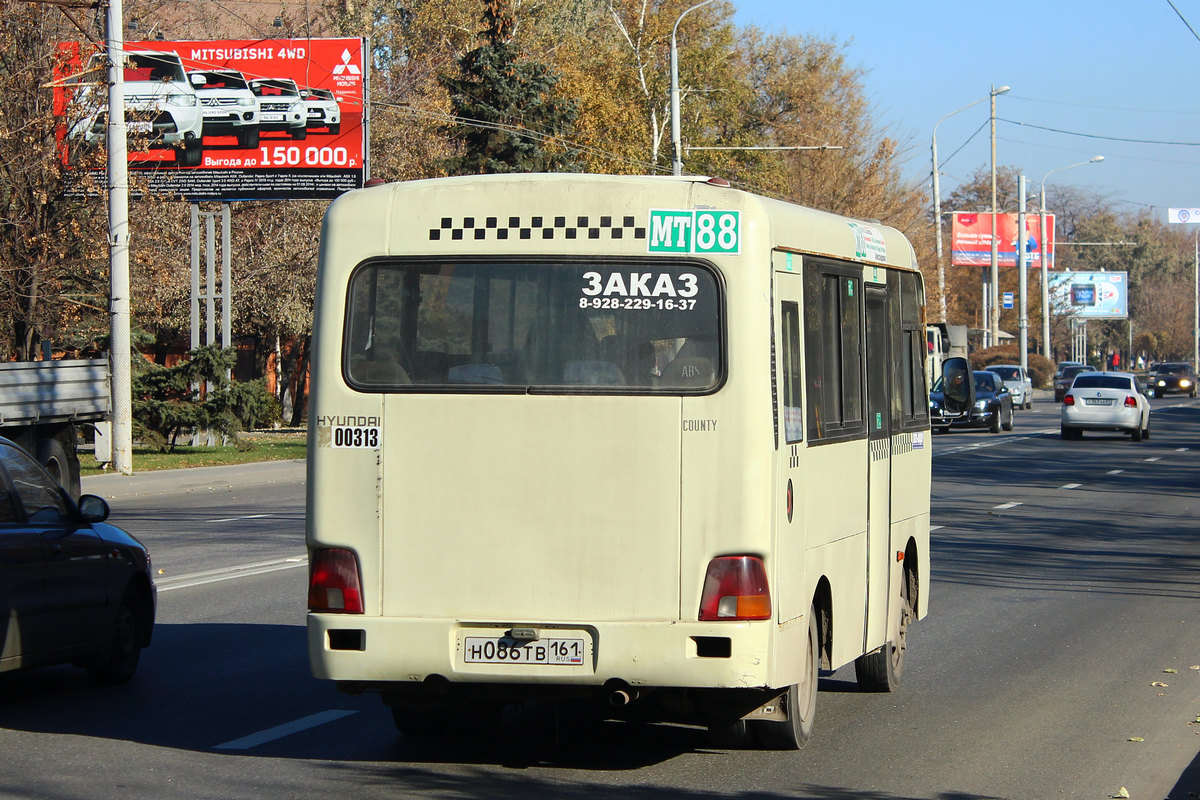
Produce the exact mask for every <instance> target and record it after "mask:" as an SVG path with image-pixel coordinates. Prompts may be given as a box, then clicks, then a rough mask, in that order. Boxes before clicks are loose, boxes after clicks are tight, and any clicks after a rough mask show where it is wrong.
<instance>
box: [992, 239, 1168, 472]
mask: <svg viewBox="0 0 1200 800" xmlns="http://www.w3.org/2000/svg"><path fill="white" fill-rule="evenodd" d="M1013 258H1014V259H1016V256H1013ZM1187 451H1188V449H1187V448H1186V447H1176V448H1175V452H1176V453H1186V452H1187Z"/></svg>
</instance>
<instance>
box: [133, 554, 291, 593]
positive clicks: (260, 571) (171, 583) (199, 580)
mask: <svg viewBox="0 0 1200 800" xmlns="http://www.w3.org/2000/svg"><path fill="white" fill-rule="evenodd" d="M307 564H308V557H307V556H292V557H289V558H277V559H275V560H274V561H260V562H258V563H257V564H241V565H239V566H236V567H222V568H221V569H210V570H205V571H204V572H193V573H190V574H188V575H180V576H179V577H177V578H176V577H172V578H161V577H160V578H158V579H157V580H155V581H154V583H155V584H156V585H157V586H158V590H159V591H160V592H169V591H171V590H172V589H186V588H188V587H191V586H203V585H204V584H206V583H217V582H219V581H231V580H234V579H235V578H246V577H249V576H251V575H265V574H266V573H268V572H279V571H280V570H284V569H294V568H296V567H303V566H306V565H307Z"/></svg>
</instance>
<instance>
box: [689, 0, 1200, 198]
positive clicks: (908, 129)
mask: <svg viewBox="0 0 1200 800" xmlns="http://www.w3.org/2000/svg"><path fill="white" fill-rule="evenodd" d="M732 2H733V3H734V5H735V6H736V7H737V9H738V11H737V15H736V17H735V19H736V21H737V22H738V23H739V24H741V25H755V26H757V27H759V28H761V29H763V30H764V31H767V32H781V33H782V32H786V33H791V34H801V35H813V36H818V37H821V38H824V39H833V40H835V41H838V42H842V43H844V44H845V48H844V52H845V53H846V56H847V60H848V62H849V64H850V65H852V66H856V67H859V68H861V69H863V70H865V71H866V75H865V78H864V85H865V89H866V92H867V96H868V97H869V98H870V100H871V101H872V103H873V104H874V113H875V118H876V122H877V124H878V125H879V126H880V127H881V128H882V129H883V130H884V131H885V132H886V133H887V134H888V135H890V136H892V137H894V138H896V139H898V140H899V141H900V142H901V143H902V144H903V145H905V147H906V149H905V151H904V152H905V159H906V160H905V163H904V169H905V172H906V174H907V175H908V176H909V177H912V178H914V179H920V180H924V181H926V182H928V179H929V175H930V172H931V168H932V163H931V157H930V139H931V136H932V134H933V126H934V124H935V123H937V121H938V120H939V119H941V117H942V116H944V115H945V114H949V113H950V112H952V111H955V110H957V109H959V108H962V107H963V106H965V105H967V104H968V103H971V102H973V101H975V100H979V99H984V102H982V103H980V104H979V105H976V106H974V107H973V108H971V109H968V110H967V111H964V112H962V113H961V114H956V115H954V116H952V117H950V118H949V119H947V120H946V121H945V122H943V123H941V125H939V126H938V130H937V141H938V157H939V160H940V161H942V162H943V166H942V184H941V193H942V197H943V198H945V197H947V196H949V193H950V192H951V191H952V190H953V188H954V186H955V185H956V184H957V183H959V181H961V180H965V179H966V178H967V177H969V176H970V175H971V173H973V172H974V171H975V170H976V169H977V168H978V167H981V166H986V165H987V164H988V163H989V145H988V130H987V124H986V123H987V119H988V103H987V100H986V98H987V96H988V93H989V91H990V90H991V87H992V86H997V87H999V86H1003V85H1008V86H1011V87H1012V90H1011V91H1010V92H1008V93H1007V94H1005V95H1001V96H999V97H997V98H996V117H997V119H998V120H1012V121H1015V122H1021V123H1026V126H1017V125H1014V124H1011V123H1006V122H998V123H997V128H996V141H997V144H996V161H997V164H998V165H999V166H1011V167H1017V168H1019V169H1020V170H1021V171H1022V172H1024V173H1025V175H1026V177H1027V178H1028V180H1029V193H1030V201H1029V202H1030V206H1031V207H1036V206H1035V204H1036V198H1035V197H1033V195H1035V194H1036V193H1037V192H1038V191H1039V187H1040V183H1041V181H1042V179H1043V178H1044V177H1045V176H1046V174H1047V173H1048V172H1049V171H1050V170H1054V169H1058V168H1060V167H1064V166H1067V165H1069V164H1074V163H1076V162H1080V161H1086V160H1087V159H1089V158H1091V157H1092V156H1094V155H1103V156H1104V157H1105V160H1104V161H1103V162H1101V163H1098V164H1089V165H1087V166H1084V167H1076V168H1074V169H1071V170H1069V171H1066V172H1056V173H1055V174H1054V175H1052V176H1051V177H1050V179H1049V180H1048V181H1047V186H1048V187H1049V186H1050V185H1052V184H1054V185H1064V186H1077V187H1079V188H1085V189H1090V190H1094V191H1097V192H1100V193H1101V194H1103V195H1105V196H1106V197H1108V198H1109V199H1110V200H1111V201H1113V202H1114V203H1119V204H1120V205H1119V206H1118V207H1119V208H1121V209H1124V210H1129V211H1132V210H1136V209H1138V208H1145V207H1153V208H1154V209H1155V213H1156V216H1157V217H1158V218H1159V219H1160V220H1163V221H1165V220H1166V215H1167V214H1166V209H1167V207H1169V206H1183V207H1200V146H1183V145H1166V144H1143V143H1134V142H1125V141H1112V140H1111V139H1136V140H1150V141H1156V142H1180V143H1194V144H1197V145H1200V102H1198V100H1200V98H1198V94H1200V40H1198V39H1197V38H1196V36H1195V35H1194V34H1193V33H1192V31H1191V30H1189V29H1188V26H1187V25H1186V24H1184V22H1183V20H1181V19H1180V17H1179V15H1177V14H1176V12H1175V10H1173V9H1172V7H1171V5H1170V4H1169V3H1168V2H1167V0H1133V1H1131V2H1115V1H1114V0H1095V1H1094V2H1090V3H1082V2H1062V1H1061V0H1059V1H1057V2H1055V1H1054V0H1052V2H1031V1H1030V0H1013V2H1007V3H994V2H965V3H964V2H957V3H950V2H940V1H939V2H929V1H925V2H916V3H901V2H895V1H894V0H892V2H876V1H875V0H862V1H860V2H853V3H829V2H814V0H732ZM1174 3H1175V7H1176V8H1178V10H1179V12H1180V13H1181V14H1182V15H1183V17H1184V18H1186V20H1187V22H1189V23H1191V26H1192V27H1193V28H1195V29H1196V30H1197V31H1198V32H1200V0H1174ZM684 24H686V21H685V23H684ZM1029 125H1038V126H1042V127H1044V128H1052V129H1057V130H1060V131H1070V132H1073V133H1077V134H1088V135H1090V136H1097V137H1111V139H1108V138H1087V137H1085V136H1075V135H1068V134H1067V133H1055V132H1051V131H1048V130H1040V129H1038V128H1033V127H1028V126H1029ZM980 126H983V127H982V129H981V130H979V132H978V133H977V134H975V137H974V139H970V137H971V136H972V134H973V133H974V132H975V131H976V129H977V128H980ZM968 139H970V142H969V143H968ZM960 146H962V150H961V151H960V152H958V153H957V155H954V156H953V158H950V160H949V161H948V162H947V161H946V159H947V158H948V157H950V156H951V154H952V153H954V151H955V150H957V149H958V148H959V147H960Z"/></svg>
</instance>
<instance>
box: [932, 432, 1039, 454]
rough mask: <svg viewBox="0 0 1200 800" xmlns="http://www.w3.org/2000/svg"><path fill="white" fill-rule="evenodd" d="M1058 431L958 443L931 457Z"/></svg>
mask: <svg viewBox="0 0 1200 800" xmlns="http://www.w3.org/2000/svg"><path fill="white" fill-rule="evenodd" d="M1058 432H1059V431H1058V429H1057V428H1045V429H1044V430H1040V431H1030V432H1029V433H1027V434H1025V435H1024V436H1007V437H1004V438H1002V439H999V440H997V439H988V440H985V441H980V442H971V443H969V444H962V445H958V446H957V447H950V448H948V449H946V450H940V451H938V452H935V453H934V454H933V457H934V458H937V457H938V456H949V455H954V454H955V453H966V452H968V451H971V450H981V449H983V448H985V447H995V446H996V445H998V444H1011V443H1013V442H1020V441H1024V440H1025V439H1032V438H1034V437H1035V436H1042V435H1046V434H1051V433H1058ZM942 435H945V436H948V435H949V434H942Z"/></svg>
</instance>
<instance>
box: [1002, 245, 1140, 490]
mask: <svg viewBox="0 0 1200 800" xmlns="http://www.w3.org/2000/svg"><path fill="white" fill-rule="evenodd" d="M1014 258H1015V256H1014ZM1124 471H1125V470H1123V469H1110V470H1109V471H1108V472H1106V473H1104V474H1105V475H1120V474H1121V473H1122V472H1124Z"/></svg>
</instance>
